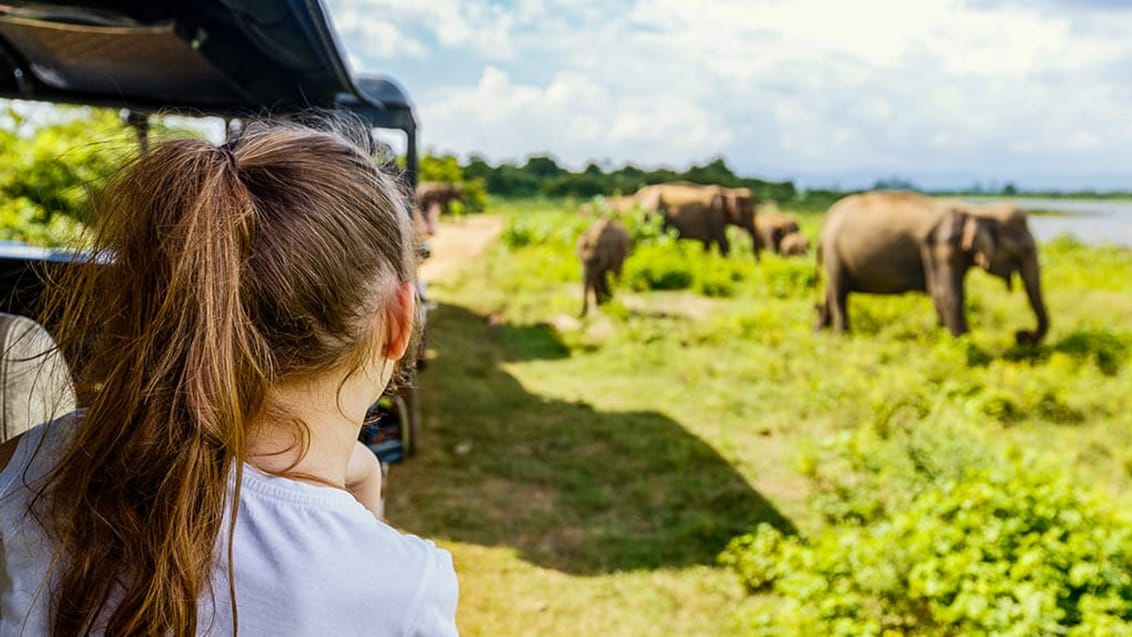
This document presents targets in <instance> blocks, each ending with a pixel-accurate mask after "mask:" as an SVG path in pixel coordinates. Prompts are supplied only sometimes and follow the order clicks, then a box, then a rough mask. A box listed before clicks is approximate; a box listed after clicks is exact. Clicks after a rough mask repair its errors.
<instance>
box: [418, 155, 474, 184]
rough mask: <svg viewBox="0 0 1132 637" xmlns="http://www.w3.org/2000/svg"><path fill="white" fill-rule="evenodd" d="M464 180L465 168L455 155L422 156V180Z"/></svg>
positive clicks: (449, 181)
mask: <svg viewBox="0 0 1132 637" xmlns="http://www.w3.org/2000/svg"><path fill="white" fill-rule="evenodd" d="M463 180H464V170H463V169H462V168H460V162H458V161H456V157H455V156H454V155H425V156H424V157H421V181H445V182H448V183H453V184H455V183H459V182H461V181H463Z"/></svg>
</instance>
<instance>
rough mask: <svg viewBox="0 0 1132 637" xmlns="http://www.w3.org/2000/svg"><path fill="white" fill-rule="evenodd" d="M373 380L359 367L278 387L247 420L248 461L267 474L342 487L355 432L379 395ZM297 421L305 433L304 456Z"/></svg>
mask: <svg viewBox="0 0 1132 637" xmlns="http://www.w3.org/2000/svg"><path fill="white" fill-rule="evenodd" d="M373 381H374V379H372V378H370V377H369V375H368V374H366V373H363V372H359V373H355V374H350V375H346V374H335V373H329V374H324V375H321V376H319V377H316V378H308V379H303V380H300V381H289V382H285V383H281V384H280V385H278V386H276V387H275V388H274V389H273V390H272V392H271V393H270V394H269V395H268V399H267V405H266V408H265V409H264V410H262V411H261V415H260V416H258V417H256V418H255V419H253V422H252V423H251V428H250V431H251V432H252V437H251V439H250V440H249V441H248V461H249V462H250V463H251V464H252V465H253V466H254V467H256V468H257V469H259V470H261V471H264V472H266V473H271V474H277V475H285V476H289V477H294V478H295V479H297V480H303V481H307V482H314V483H317V484H326V485H331V486H335V487H339V488H345V486H346V470H347V465H348V463H349V459H350V453H351V452H352V451H353V447H354V442H355V441H356V440H357V439H358V431H359V430H360V429H361V426H362V421H363V420H364V418H365V414H366V410H367V409H368V408H369V406H370V405H372V404H373V402H374V401H376V400H377V398H378V397H379V396H380V391H379V389H380V387H381V385H376V386H375V384H374V382H373ZM375 387H376V388H375ZM298 423H302V425H303V426H305V427H306V429H307V431H308V432H309V439H308V443H309V444H308V446H307V449H306V454H305V455H302V457H300V454H301V453H302V447H301V445H300V441H301V440H300V439H299V438H298V431H297V429H296V427H297V425H298Z"/></svg>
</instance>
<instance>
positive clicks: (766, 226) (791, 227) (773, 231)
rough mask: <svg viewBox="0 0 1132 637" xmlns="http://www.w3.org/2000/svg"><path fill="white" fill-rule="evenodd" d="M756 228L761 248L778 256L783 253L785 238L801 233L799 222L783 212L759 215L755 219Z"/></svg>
mask: <svg viewBox="0 0 1132 637" xmlns="http://www.w3.org/2000/svg"><path fill="white" fill-rule="evenodd" d="M755 227H756V229H757V231H758V232H757V240H758V241H759V243H760V244H761V247H762V248H763V249H766V250H770V251H772V252H774V253H777V254H781V253H782V239H783V237H786V236H788V235H790V234H794V233H797V232H799V231H800V229H799V227H798V220H797V219H796V218H795V217H794V216H793V215H788V214H783V213H781V212H773V213H769V214H761V215H759V216H758V218H756V219H755ZM807 249H808V247H807ZM803 254H805V253H804V252H803Z"/></svg>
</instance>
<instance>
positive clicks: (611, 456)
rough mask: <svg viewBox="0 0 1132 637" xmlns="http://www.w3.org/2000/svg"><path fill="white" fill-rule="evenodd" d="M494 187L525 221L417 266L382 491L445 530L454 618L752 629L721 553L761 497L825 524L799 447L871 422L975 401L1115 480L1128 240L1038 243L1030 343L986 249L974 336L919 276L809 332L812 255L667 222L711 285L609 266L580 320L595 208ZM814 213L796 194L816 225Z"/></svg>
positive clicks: (475, 626) (955, 413)
mask: <svg viewBox="0 0 1132 637" xmlns="http://www.w3.org/2000/svg"><path fill="white" fill-rule="evenodd" d="M490 210H491V212H492V213H493V214H498V215H500V216H501V217H502V218H503V220H504V224H505V225H506V224H508V223H511V224H515V223H519V224H526V228H525V229H523V230H522V233H524V236H525V237H527V238H528V239H530V240H524V241H523V242H512V243H522V245H521V246H520V247H514V246H509V245H506V244H505V243H503V242H501V243H500V244H497V245H495V246H493V247H492V248H491V249H490V250H489V251H488V252H487V253H486V254H484V255H482V257H481V258H479V259H477V260H476V261H475V262H474V263H471V264H469V265H468V267H467V268H466V269H465V270H464V271H463V274H462V276H460V277H458V278H454V279H449V280H446V281H442V282H436V283H434V284H433V285H432V286H431V288H430V290H431V294H432V297H433V299H434V300H436V301H437V302H438V303H439V307H438V308H437V309H436V311H435V312H434V313H433V314H432V315H431V319H430V320H431V322H430V338H431V344H430V347H431V358H432V360H431V365H430V367H429V369H428V370H427V371H426V372H424V373H423V374H422V376H421V381H420V382H421V387H420V391H421V395H422V402H423V405H424V428H423V434H422V440H421V444H422V447H421V450H420V452H419V455H418V456H417V457H415V458H414V459H413V460H411V461H409V462H406V463H402V464H401V465H398V466H396V467H394V469H393V475H392V479H391V486H392V493H391V500H390V502H389V510H390V512H391V517H392V522H393V523H394V524H396V525H398V526H399V527H401V528H404V529H406V530H408V531H412V532H415V533H419V534H422V535H425V536H428V537H431V538H435V539H436V540H437V541H438V542H440V543H441V544H442V545H444V546H445V547H447V548H449V549H451V550H452V551H453V554H454V556H455V559H456V563H457V569H458V572H459V574H460V578H461V585H462V596H461V607H460V614H459V617H458V621H459V624H460V628H461V630H462V633H463V634H466V635H559V634H561V635H574V634H578V633H582V634H601V635H654V634H658V633H664V634H673V635H727V634H741V632H742V628H741V625H740V624H739V623H738V622H737V621H736V619H735V618H736V616H737V612H739V611H741V610H742V609H743V608H744V607H745V606H747V605H749V604H751V603H752V600H751V599H750V598H747V597H746V596H745V594H744V592H743V590H742V589H741V587H740V586H739V584H738V582H737V579H736V577H735V576H734V574H733V573H731V572H730V571H727V570H724V569H722V568H721V567H719V566H717V565H716V556H717V555H718V553H719V552H720V551H721V550H722V549H723V547H724V546H725V545H726V543H727V541H728V540H729V539H730V538H731V537H733V536H735V535H737V534H740V533H742V532H744V531H746V530H749V529H750V528H751V527H752V526H753V525H754V524H756V523H758V522H767V523H770V524H772V525H774V526H776V527H777V528H779V529H781V530H782V531H783V532H785V533H795V532H798V533H802V534H806V533H809V532H812V531H814V530H816V529H818V528H820V526H821V525H822V524H824V523H825V522H824V519H823V517H822V515H821V513H820V512H819V510H818V508H817V507H815V505H814V500H813V499H812V496H813V495H814V485H813V482H812V480H810V479H809V478H808V477H807V476H812V475H813V473H814V472H813V467H810V466H807V463H812V462H813V461H814V458H820V457H821V453H820V451H821V449H822V445H823V444H824V441H825V440H828V439H829V438H831V437H833V436H836V435H838V434H839V433H840V432H847V431H853V430H856V429H858V428H861V427H879V428H912V429H914V428H935V427H937V425H938V424H940V423H950V422H960V423H964V424H965V425H967V426H976V427H979V428H980V430H981V431H989V432H991V433H992V435H991V436H988V437H989V438H990V439H992V440H995V441H1001V443H1002V444H1011V445H1018V446H1020V447H1023V448H1027V449H1034V450H1038V451H1041V452H1043V453H1045V454H1046V455H1048V456H1050V457H1051V458H1052V459H1053V460H1054V461H1055V462H1058V463H1061V464H1062V465H1064V466H1065V467H1066V468H1067V470H1070V471H1072V472H1074V473H1075V475H1077V476H1079V477H1080V480H1081V481H1082V482H1088V483H1089V484H1094V485H1099V486H1100V487H1102V488H1103V489H1105V490H1107V491H1109V492H1111V493H1112V494H1113V497H1116V498H1123V500H1122V501H1123V502H1127V501H1128V498H1127V496H1126V495H1125V494H1127V493H1129V487H1130V486H1132V444H1130V443H1132V398H1130V397H1129V392H1128V390H1127V388H1128V387H1129V386H1132V384H1130V383H1129V380H1130V379H1129V376H1130V375H1132V374H1130V372H1129V367H1130V364H1132V360H1130V358H1132V351H1130V349H1132V331H1130V327H1129V326H1132V297H1130V296H1129V295H1128V291H1127V282H1128V281H1130V280H1132V251H1129V250H1122V249H1117V248H1091V247H1086V246H1083V245H1080V244H1078V243H1076V242H1074V241H1072V240H1058V241H1055V242H1052V243H1049V244H1046V245H1043V246H1042V251H1041V254H1042V261H1043V267H1044V271H1043V282H1044V284H1045V292H1046V303H1047V306H1048V307H1049V311H1050V315H1051V318H1052V325H1053V326H1052V329H1051V332H1050V334H1049V335H1048V336H1047V339H1046V341H1045V342H1044V343H1043V344H1042V345H1041V346H1040V347H1036V348H1019V347H1016V346H1015V345H1014V344H1013V332H1014V330H1016V329H1021V328H1028V327H1031V326H1032V325H1033V322H1034V320H1033V316H1032V314H1031V313H1030V311H1029V308H1028V306H1027V304H1026V301H1025V296H1024V294H1023V293H1022V292H1021V291H1020V290H1019V287H1020V286H1015V290H1014V292H1013V293H1011V294H1007V293H1006V291H1005V290H1004V289H1003V286H1002V284H1001V282H997V281H995V280H992V279H990V277H987V276H985V275H983V274H981V273H977V272H972V273H971V274H970V275H969V277H968V279H967V281H968V296H969V310H968V317H969V320H970V323H971V327H972V333H971V334H970V335H967V336H965V337H962V338H959V339H955V338H952V337H950V336H948V335H947V334H946V333H945V332H943V331H942V330H941V329H939V328H937V327H936V325H935V319H934V313H933V311H932V309H931V305H930V302H929V301H928V299H927V298H926V297H924V296H921V295H907V296H899V297H866V296H855V297H853V298H852V300H851V312H852V315H853V320H854V328H855V330H856V331H855V333H853V334H851V335H847V336H836V335H832V334H828V333H823V334H814V333H812V331H811V327H812V323H813V319H814V312H813V303H814V302H815V300H816V298H817V290H816V288H815V287H814V277H813V264H812V260H810V259H798V258H795V259H783V258H779V257H777V256H775V255H767V256H765V257H764V259H763V262H762V263H760V264H757V265H756V264H755V263H754V262H753V260H752V259H751V257H750V253H749V250H748V249H745V248H744V244H743V241H744V238H743V237H740V236H736V237H735V241H734V243H735V244H736V246H735V252H734V253H733V254H732V255H731V256H730V257H729V258H728V259H726V260H721V259H722V258H721V257H718V256H717V255H703V254H701V253H699V250H698V248H697V249H696V251H694V252H688V251H682V248H678V247H675V246H672V247H671V248H670V249H671V250H672V252H671V253H670V258H672V259H685V260H687V261H688V263H690V265H689V266H688V267H690V268H692V269H693V270H694V271H695V272H697V273H703V272H708V273H716V274H718V273H719V272H723V274H724V275H725V276H726V277H727V280H728V281H731V286H730V288H729V289H728V290H726V291H725V293H722V294H721V295H719V296H715V297H707V296H704V295H702V294H697V293H694V292H692V291H688V290H677V291H663V292H659V291H643V292H634V291H631V290H627V289H626V288H625V287H624V286H621V287H618V288H617V289H616V297H615V299H614V301H613V303H612V304H610V305H608V306H605V307H604V308H603V309H602V311H601V312H598V313H591V316H590V317H588V318H586V319H584V320H578V319H577V318H576V316H575V315H576V313H577V311H578V309H579V308H580V303H581V299H580V294H581V290H580V287H581V286H580V278H581V270H580V266H579V264H578V263H577V260H576V258H575V257H573V254H572V244H573V239H574V237H575V236H576V233H577V232H580V229H581V228H582V227H584V224H585V222H584V220H579V219H578V218H577V216H576V215H575V214H574V213H573V212H572V211H570V210H569V206H568V205H566V204H563V203H561V202H553V201H550V202H547V201H542V202H538V201H532V202H510V203H505V204H500V203H499V202H493V205H492V206H491V208H490ZM820 221H821V216H820V215H817V214H808V215H803V216H802V217H801V225H802V227H803V231H804V232H805V233H806V234H807V235H808V236H810V237H811V239H813V238H814V237H815V236H816V234H817V229H818V227H819V226H820ZM509 230H510V231H514V232H518V231H517V230H515V226H514V225H511V226H509ZM507 236H512V238H513V235H508V234H507V231H505V237H507ZM645 252H647V251H640V250H638V251H636V252H635V253H634V254H633V255H631V256H630V260H629V262H627V263H626V274H627V275H628V274H629V272H630V271H631V270H632V269H633V268H634V267H638V266H639V265H640V264H637V265H634V263H633V259H646V258H659V257H655V256H654V257H646V256H644V254H645ZM716 274H711V276H716ZM700 275H701V274H697V275H696V276H700ZM705 276H707V275H705ZM941 431H942V429H941ZM951 443H953V444H951ZM951 443H949V445H950V446H956V447H961V446H962V444H963V441H961V440H960V441H951ZM979 444H984V443H982V442H980V443H979ZM949 445H941V447H947V446H949ZM942 461H943V462H946V461H947V458H946V457H945V458H943V459H942ZM829 470H835V468H830V469H829ZM758 601H765V600H758Z"/></svg>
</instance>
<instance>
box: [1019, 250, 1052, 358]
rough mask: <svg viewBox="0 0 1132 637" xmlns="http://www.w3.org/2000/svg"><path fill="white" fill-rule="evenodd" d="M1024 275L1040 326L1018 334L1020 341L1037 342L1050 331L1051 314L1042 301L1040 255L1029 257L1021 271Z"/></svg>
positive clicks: (1025, 342) (1026, 342)
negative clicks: (1047, 312)
mask: <svg viewBox="0 0 1132 637" xmlns="http://www.w3.org/2000/svg"><path fill="white" fill-rule="evenodd" d="M1019 274H1020V275H1021V277H1022V283H1023V284H1024V285H1025V286H1026V296H1027V297H1029V299H1030V307H1032V308H1033V309H1034V315H1035V316H1036V317H1037V319H1038V327H1037V329H1036V330H1034V331H1033V332H1018V334H1016V337H1017V340H1018V342H1019V343H1023V344H1030V345H1032V344H1035V343H1037V342H1038V341H1040V340H1042V338H1043V337H1045V335H1046V332H1048V331H1049V316H1048V315H1047V314H1046V308H1045V304H1044V303H1043V302H1042V283H1041V268H1040V267H1039V266H1038V256H1037V254H1036V253H1035V254H1033V256H1031V257H1029V258H1027V259H1026V260H1025V261H1024V262H1023V263H1022V267H1021V269H1020V271H1019Z"/></svg>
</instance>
